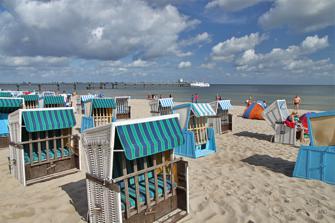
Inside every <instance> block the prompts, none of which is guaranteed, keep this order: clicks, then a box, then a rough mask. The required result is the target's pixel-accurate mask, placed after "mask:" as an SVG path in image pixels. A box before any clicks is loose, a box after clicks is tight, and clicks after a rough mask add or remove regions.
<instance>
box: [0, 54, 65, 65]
mask: <svg viewBox="0 0 335 223" xmlns="http://www.w3.org/2000/svg"><path fill="white" fill-rule="evenodd" d="M68 62H69V61H68V58H66V57H41V56H35V57H27V56H23V57H17V56H14V57H9V56H1V55H0V66H7V67H31V66H37V67H41V66H43V67H50V66H65V65H68Z"/></svg>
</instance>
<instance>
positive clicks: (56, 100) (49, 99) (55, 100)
mask: <svg viewBox="0 0 335 223" xmlns="http://www.w3.org/2000/svg"><path fill="white" fill-rule="evenodd" d="M64 104H65V101H64V97H63V96H45V97H44V105H64Z"/></svg>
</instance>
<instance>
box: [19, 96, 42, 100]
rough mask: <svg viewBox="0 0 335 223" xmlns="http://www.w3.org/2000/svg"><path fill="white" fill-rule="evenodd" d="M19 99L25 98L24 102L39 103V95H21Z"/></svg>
mask: <svg viewBox="0 0 335 223" xmlns="http://www.w3.org/2000/svg"><path fill="white" fill-rule="evenodd" d="M19 97H20V98H23V99H24V101H38V95H37V94H28V95H20V96H19Z"/></svg>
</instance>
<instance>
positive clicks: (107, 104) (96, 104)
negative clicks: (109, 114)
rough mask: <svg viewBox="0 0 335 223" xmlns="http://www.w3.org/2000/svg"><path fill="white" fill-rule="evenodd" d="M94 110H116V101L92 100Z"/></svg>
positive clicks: (105, 99)
mask: <svg viewBox="0 0 335 223" xmlns="http://www.w3.org/2000/svg"><path fill="white" fill-rule="evenodd" d="M92 108H113V109H114V108H116V103H115V100H114V99H112V98H94V99H92Z"/></svg>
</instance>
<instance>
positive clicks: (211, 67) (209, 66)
mask: <svg viewBox="0 0 335 223" xmlns="http://www.w3.org/2000/svg"><path fill="white" fill-rule="evenodd" d="M215 65H216V64H215V63H203V64H201V65H200V67H201V68H206V69H214V67H215Z"/></svg>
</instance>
